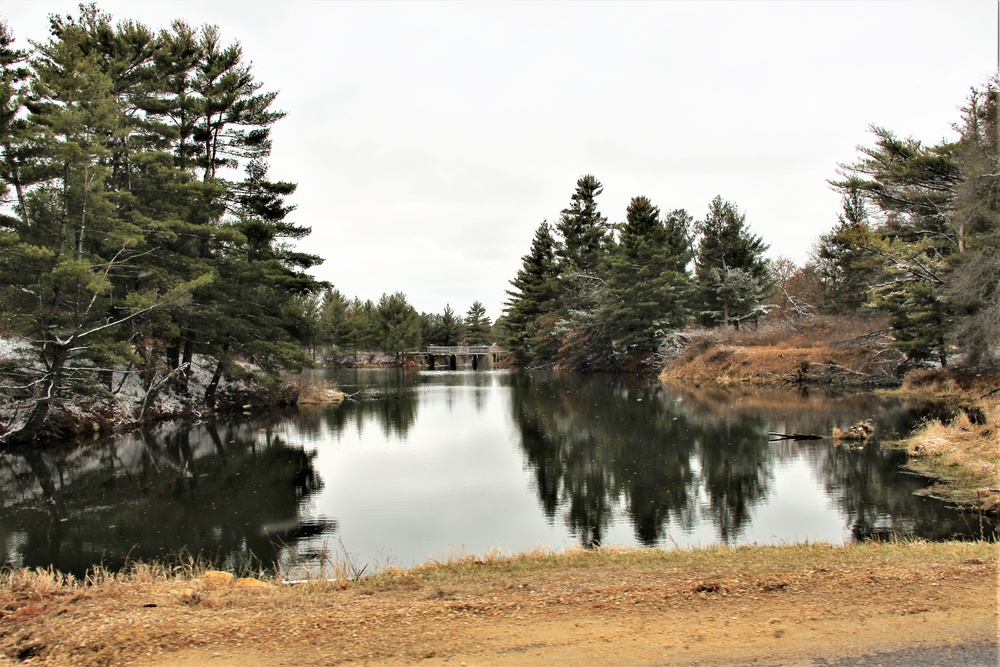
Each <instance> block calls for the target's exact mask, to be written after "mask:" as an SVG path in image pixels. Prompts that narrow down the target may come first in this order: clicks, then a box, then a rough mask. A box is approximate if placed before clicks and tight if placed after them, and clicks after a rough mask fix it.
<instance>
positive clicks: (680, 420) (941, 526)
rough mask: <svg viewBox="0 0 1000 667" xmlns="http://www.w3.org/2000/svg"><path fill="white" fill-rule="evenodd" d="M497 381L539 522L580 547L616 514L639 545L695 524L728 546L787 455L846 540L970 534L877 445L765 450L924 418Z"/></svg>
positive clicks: (974, 530) (571, 380)
mask: <svg viewBox="0 0 1000 667" xmlns="http://www.w3.org/2000/svg"><path fill="white" fill-rule="evenodd" d="M507 381H508V382H509V384H510V387H511V391H512V394H513V400H512V401H511V405H512V413H513V419H514V422H515V424H516V425H517V428H518V432H519V436H520V446H521V448H522V449H523V451H524V453H525V456H526V458H527V460H528V463H529V464H530V466H531V468H532V470H533V475H534V486H535V490H536V493H537V495H538V499H539V503H540V505H541V508H542V511H543V512H544V513H545V515H546V516H547V517H548V518H549V520H550V521H555V520H556V519H557V517H559V518H561V519H562V520H563V521H564V522H565V523H566V525H567V526H568V527H569V529H570V530H571V531H572V532H573V533H574V534H575V535H576V536H577V538H578V539H579V540H580V542H581V544H583V545H594V544H598V543H600V542H601V541H602V537H603V535H605V534H606V532H607V528H608V526H609V523H610V522H611V521H612V514H613V513H614V512H615V511H617V510H616V508H619V507H620V508H622V511H623V512H624V513H625V514H626V515H627V516H628V518H629V520H630V523H631V525H632V528H633V531H634V534H635V537H636V539H637V541H638V542H640V543H641V544H644V545H647V546H654V545H662V544H663V543H664V540H665V538H666V537H667V536H666V534H665V531H666V530H667V528H668V527H669V526H674V527H675V528H677V529H680V530H682V531H688V532H690V531H691V530H692V529H693V528H694V526H695V525H696V524H697V523H699V522H703V521H706V520H708V521H711V523H712V525H713V526H714V528H715V533H716V536H717V539H718V540H719V541H720V542H722V543H726V544H733V543H735V542H737V541H738V540H739V539H740V538H741V535H743V534H744V533H745V532H746V529H747V527H748V526H749V525H750V523H751V521H752V519H753V514H754V511H755V508H757V507H759V506H761V505H762V504H763V503H765V502H766V501H767V500H768V497H769V494H770V492H771V486H772V483H773V478H774V470H775V468H776V466H777V465H778V464H779V463H782V462H783V461H792V460H795V459H797V458H800V457H801V458H805V459H806V460H808V461H809V462H810V467H811V468H812V470H813V471H814V474H816V475H817V476H818V477H819V478H820V480H821V481H822V484H823V486H824V488H825V491H826V495H827V497H828V498H829V499H830V502H831V503H836V504H837V505H839V506H840V508H841V513H842V515H843V516H844V517H845V529H847V530H848V531H849V532H850V534H851V535H852V536H853V537H854V539H858V540H860V539H867V538H872V537H885V536H890V535H891V536H897V537H898V536H917V537H923V538H930V539H942V538H946V537H952V536H965V537H977V536H978V535H979V534H980V527H979V525H978V519H974V518H972V517H970V516H964V515H962V514H960V513H956V512H951V511H948V510H947V509H946V508H943V507H942V506H941V504H940V503H937V502H930V501H928V502H922V501H921V499H919V498H914V496H913V493H914V491H916V490H918V489H919V488H921V487H923V486H925V485H926V482H925V481H923V480H920V479H919V478H917V477H914V476H908V475H906V474H905V473H902V472H901V470H900V466H901V465H902V463H903V462H904V461H905V454H903V453H901V452H898V451H895V450H891V449H887V448H883V447H881V446H879V439H878V438H876V439H874V440H872V441H870V442H869V443H867V445H866V446H865V447H863V448H852V447H850V446H848V445H846V444H840V443H835V442H834V441H831V440H822V441H813V442H802V443H799V442H787V441H786V442H782V443H770V442H768V439H767V433H768V431H772V430H776V431H782V432H801V433H831V432H832V429H833V427H834V426H841V427H844V426H846V425H849V424H852V423H855V422H856V421H857V420H859V419H861V418H863V417H866V416H871V417H874V418H875V420H876V422H877V423H878V424H879V428H880V433H879V435H881V436H883V437H886V438H891V437H898V436H899V435H901V434H903V433H905V432H907V431H908V430H909V429H910V428H911V427H912V425H913V424H914V423H915V422H916V421H917V420H918V419H919V417H920V416H921V415H926V414H928V413H929V412H932V411H934V410H937V409H939V407H938V406H932V405H922V406H914V405H913V404H905V403H903V402H900V401H893V400H890V399H880V398H878V397H874V396H860V397H840V398H827V399H824V398H822V397H817V396H813V397H807V396H804V395H799V394H796V393H792V392H780V391H762V392H756V393H737V392H726V391H721V390H712V391H708V392H697V393H695V392H692V393H683V392H679V391H677V390H667V389H665V388H663V387H661V386H659V385H658V384H652V385H643V384H641V383H640V382H638V381H636V380H634V379H631V378H618V377H600V376H597V377H575V376H574V377H567V376H558V375H551V374H543V373H539V374H512V375H510V376H509V377H508V380H507ZM985 532H986V533H991V532H995V527H993V526H992V525H991V526H987V527H986V529H985Z"/></svg>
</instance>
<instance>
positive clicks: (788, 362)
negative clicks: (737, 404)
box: [660, 317, 1000, 514]
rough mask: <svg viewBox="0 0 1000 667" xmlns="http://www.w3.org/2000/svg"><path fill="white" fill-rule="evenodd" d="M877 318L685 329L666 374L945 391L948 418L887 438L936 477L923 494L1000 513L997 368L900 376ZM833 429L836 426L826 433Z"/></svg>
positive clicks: (682, 381) (922, 393)
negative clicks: (950, 413) (949, 408)
mask: <svg viewBox="0 0 1000 667" xmlns="http://www.w3.org/2000/svg"><path fill="white" fill-rule="evenodd" d="M880 326H881V325H880V323H879V322H878V321H876V320H868V319H860V318H843V317H816V318H810V319H808V320H799V321H780V322H770V323H767V324H765V325H762V326H761V327H760V328H758V329H747V330H743V331H732V330H719V329H711V330H697V331H692V332H688V333H686V334H685V336H684V337H683V340H682V341H680V345H679V346H678V347H677V348H676V351H675V357H674V359H673V360H672V361H671V362H670V363H668V364H667V366H666V368H665V369H664V371H663V373H662V374H661V376H660V379H661V380H662V381H663V382H664V383H666V384H667V385H670V384H677V385H678V386H679V387H688V388H689V387H690V385H691V384H698V385H705V386H720V387H730V388H731V387H754V386H768V387H782V386H784V387H805V388H817V387H818V388H826V389H830V390H833V391H864V390H880V391H889V392H890V393H892V394H893V395H897V396H901V397H910V398H934V399H942V400H947V401H950V402H952V403H954V405H955V406H956V413H955V414H956V416H955V417H954V418H953V419H951V420H946V421H944V422H941V421H933V422H928V423H925V424H923V425H922V426H921V427H920V428H918V429H917V430H916V431H915V432H914V433H913V434H911V435H910V437H908V438H906V439H904V440H902V441H900V442H898V443H890V446H897V447H900V448H904V449H906V450H907V452H909V454H910V459H909V462H908V464H907V466H906V467H907V469H909V470H912V471H913V472H916V473H918V474H921V475H925V476H927V477H930V478H933V479H935V480H938V481H937V483H935V484H934V485H933V486H931V487H930V488H929V489H926V490H925V491H924V492H923V493H926V494H927V495H930V496H933V497H937V498H941V499H943V500H946V501H948V502H952V503H954V504H956V505H960V506H962V507H964V508H967V509H970V510H972V511H976V512H984V513H989V514H997V513H998V512H1000V392H998V391H997V388H998V387H1000V372H997V371H992V372H986V371H970V370H962V369H953V368H946V369H939V370H933V371H932V370H917V371H912V372H910V373H909V374H908V375H907V376H906V377H905V378H904V379H903V380H902V383H900V381H899V379H898V378H897V377H896V376H895V374H894V368H895V367H897V366H898V364H899V363H900V362H901V359H900V358H899V356H898V354H897V353H896V352H895V351H894V350H892V348H890V347H889V345H888V339H887V338H885V335H884V331H883V330H882V329H881V328H880ZM827 435H830V434H827Z"/></svg>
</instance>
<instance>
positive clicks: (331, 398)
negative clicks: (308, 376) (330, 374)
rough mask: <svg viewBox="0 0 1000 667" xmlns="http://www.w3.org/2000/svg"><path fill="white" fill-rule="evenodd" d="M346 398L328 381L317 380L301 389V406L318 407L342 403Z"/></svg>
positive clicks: (299, 400)
mask: <svg viewBox="0 0 1000 667" xmlns="http://www.w3.org/2000/svg"><path fill="white" fill-rule="evenodd" d="M345 398H346V394H344V392H342V391H339V390H338V389H337V388H336V387H335V386H334V385H332V384H330V383H329V382H327V381H326V380H316V381H315V382H311V383H309V384H305V385H302V386H301V387H300V389H299V399H298V404H299V405H318V404H323V403H342V402H343V401H344V399H345Z"/></svg>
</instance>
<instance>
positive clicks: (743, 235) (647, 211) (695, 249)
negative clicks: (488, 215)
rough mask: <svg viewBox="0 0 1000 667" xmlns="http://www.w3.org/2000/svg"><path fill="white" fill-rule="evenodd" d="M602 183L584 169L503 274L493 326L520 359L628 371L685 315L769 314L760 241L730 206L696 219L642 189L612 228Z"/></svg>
mask: <svg viewBox="0 0 1000 667" xmlns="http://www.w3.org/2000/svg"><path fill="white" fill-rule="evenodd" d="M602 190H603V186H602V184H601V182H600V181H599V180H597V178H595V177H594V176H592V175H589V174H588V175H585V176H582V177H581V178H580V179H579V180H578V181H577V184H576V191H575V192H574V193H573V196H572V199H571V202H570V205H569V206H568V207H567V208H565V209H563V211H562V213H561V214H560V217H559V220H558V222H557V223H556V224H555V225H554V226H553V225H550V224H549V223H548V221H543V222H542V223H541V224H540V225H539V226H538V229H537V230H536V232H535V236H534V239H533V241H532V244H531V250H530V252H529V253H528V254H527V255H525V256H524V257H523V258H522V266H521V269H520V270H519V271H518V272H517V276H516V277H515V278H514V280H512V281H511V287H512V289H510V290H508V291H507V295H508V297H509V298H508V300H507V302H506V304H505V306H506V308H505V311H504V315H503V318H502V321H501V326H502V329H503V331H504V332H505V339H504V340H505V342H506V344H507V345H508V346H509V348H510V350H511V351H512V352H514V353H515V354H516V355H517V356H518V358H519V359H520V360H521V362H522V363H525V364H528V365H534V366H542V365H557V366H560V367H564V368H570V369H573V370H579V371H621V370H626V369H633V370H634V369H636V368H640V367H641V366H642V364H648V363H650V362H655V359H656V353H657V351H658V349H659V347H660V345H661V344H662V342H663V340H664V338H666V337H667V336H668V335H669V334H670V333H671V332H673V331H677V330H679V329H682V328H684V327H685V326H687V325H689V324H691V323H695V322H697V323H700V324H702V325H704V326H719V325H731V326H734V327H739V326H740V325H741V324H742V323H748V322H757V321H758V320H759V319H760V318H761V317H762V316H764V315H765V314H766V313H767V310H768V306H767V304H766V303H765V301H766V299H767V296H768V294H769V291H770V289H771V287H772V284H773V280H772V277H771V272H770V265H769V263H768V260H767V259H766V258H765V256H764V253H765V252H766V251H767V249H768V245H767V244H766V243H764V241H763V240H762V239H761V237H759V236H757V235H756V234H754V233H753V232H752V231H751V230H750V229H749V227H748V226H747V223H746V214H745V213H743V212H742V211H740V209H739V208H738V207H737V206H736V204H734V203H732V202H729V201H726V200H725V199H723V198H722V197H721V196H719V197H716V198H715V199H713V200H712V201H711V203H710V204H709V207H708V211H707V213H706V214H705V217H704V218H702V219H701V220H697V221H696V220H694V218H693V217H692V216H691V215H690V214H689V213H688V212H687V211H686V210H684V209H675V210H672V211H669V212H668V213H666V214H664V213H662V212H661V210H660V209H659V207H657V206H656V205H654V204H653V203H652V201H650V199H649V198H648V197H644V196H638V197H633V198H632V200H631V202H630V203H629V205H628V209H627V210H626V212H625V221H624V222H623V223H620V224H610V223H609V222H608V218H607V217H606V216H604V215H602V214H601V213H600V211H599V209H598V206H597V197H598V195H600V194H601V192H602Z"/></svg>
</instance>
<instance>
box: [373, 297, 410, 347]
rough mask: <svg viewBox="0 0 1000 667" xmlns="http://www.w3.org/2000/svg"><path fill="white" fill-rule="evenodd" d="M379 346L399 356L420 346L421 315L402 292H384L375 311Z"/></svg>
mask: <svg viewBox="0 0 1000 667" xmlns="http://www.w3.org/2000/svg"><path fill="white" fill-rule="evenodd" d="M374 325H375V331H376V335H377V336H378V341H379V348H380V349H381V350H382V351H383V352H385V353H386V354H391V355H393V356H396V357H399V356H400V355H402V353H403V352H405V351H407V350H414V349H417V348H419V347H420V315H418V314H417V311H416V310H415V309H414V308H413V306H411V305H410V304H409V302H408V301H407V300H406V295H405V294H403V293H402V292H395V293H394V294H383V295H382V298H380V299H379V302H378V305H377V306H376V308H375V313H374Z"/></svg>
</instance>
